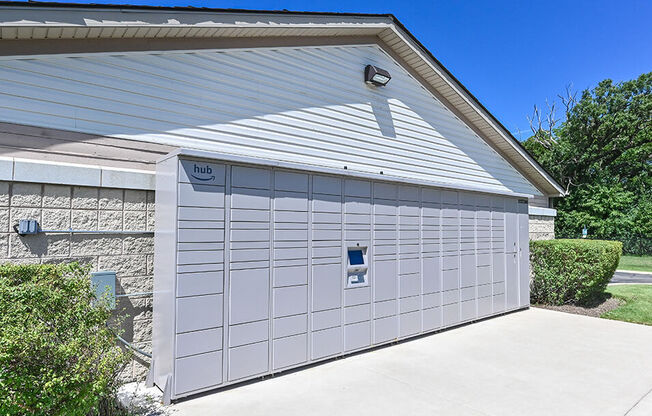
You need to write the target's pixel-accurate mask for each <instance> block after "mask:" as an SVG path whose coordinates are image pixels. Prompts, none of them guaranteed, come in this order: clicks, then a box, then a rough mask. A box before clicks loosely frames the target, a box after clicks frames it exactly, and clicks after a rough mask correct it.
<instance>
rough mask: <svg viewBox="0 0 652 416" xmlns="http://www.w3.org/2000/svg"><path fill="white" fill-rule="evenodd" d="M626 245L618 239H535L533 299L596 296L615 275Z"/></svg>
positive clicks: (570, 300) (560, 300) (549, 300)
mask: <svg viewBox="0 0 652 416" xmlns="http://www.w3.org/2000/svg"><path fill="white" fill-rule="evenodd" d="M622 248H623V245H622V243H620V242H618V241H602V240H543V241H531V242H530V265H531V268H532V274H533V277H532V283H531V294H530V297H531V301H532V303H543V304H549V305H563V304H568V303H576V304H581V303H586V302H589V301H591V300H593V299H595V298H596V297H597V296H599V295H600V294H601V293H603V292H604V290H605V289H606V288H607V284H608V283H609V280H611V278H612V277H613V274H614V271H615V270H616V267H617V266H618V262H619V261H620V255H621V253H622Z"/></svg>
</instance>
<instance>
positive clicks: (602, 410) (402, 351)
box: [169, 308, 652, 416]
mask: <svg viewBox="0 0 652 416" xmlns="http://www.w3.org/2000/svg"><path fill="white" fill-rule="evenodd" d="M651 391H652V327H647V326H643V325H635V324H629V323H624V322H616V321H609V320H606V319H598V318H590V317H585V316H579V315H570V314H565V313H561V312H554V311H548V310H543V309H534V308H533V309H529V310H526V311H522V312H517V313H513V314H509V315H506V316H502V317H498V318H493V319H489V320H486V321H483V322H479V323H475V324H473V325H468V326H464V327H461V328H456V329H453V330H449V331H445V332H443V333H440V334H435V335H431V336H426V337H423V338H419V339H416V340H412V341H409V342H404V343H401V344H399V345H394V346H391V347H387V348H382V349H378V350H375V351H371V352H367V353H363V354H358V355H355V356H351V357H347V358H343V359H339V360H335V361H331V362H327V363H325V364H321V365H317V366H314V367H311V368H308V369H304V370H301V371H296V372H292V373H290V374H286V375H282V376H276V377H274V378H271V379H267V380H264V381H260V382H255V383H250V384H247V385H243V386H240V387H237V388H233V389H229V390H225V391H221V392H216V393H212V394H207V395H204V396H201V397H197V398H193V399H191V400H186V401H182V402H179V403H177V404H175V405H173V406H172V407H171V409H169V410H171V411H172V414H174V415H236V416H245V415H288V416H289V415H301V416H306V415H328V416H334V415H337V416H340V415H356V416H360V415H477V416H480V415H484V416H488V415H491V416H509V415H518V416H524V415H529V416H533V415H546V416H549V415H573V416H580V415H587V416H598V415H628V416H642V415H646V416H649V415H652V393H651Z"/></svg>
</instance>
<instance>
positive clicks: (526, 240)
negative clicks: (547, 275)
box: [518, 200, 530, 307]
mask: <svg viewBox="0 0 652 416" xmlns="http://www.w3.org/2000/svg"><path fill="white" fill-rule="evenodd" d="M529 219H530V217H529V214H528V204H527V200H519V203H518V261H519V306H521V307H523V306H529V305H530V232H529V224H528V221H529Z"/></svg>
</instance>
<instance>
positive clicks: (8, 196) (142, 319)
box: [0, 182, 154, 381]
mask: <svg viewBox="0 0 652 416" xmlns="http://www.w3.org/2000/svg"><path fill="white" fill-rule="evenodd" d="M20 219H36V220H38V221H39V224H41V228H43V229H68V228H73V229H78V230H81V229H84V230H138V231H143V230H153V229H154V192H153V191H144V190H131V189H113V188H95V187H83V186H66V185H48V184H38V183H24V182H0V261H2V262H12V263H58V262H68V261H79V262H80V263H83V264H90V265H91V268H92V270H93V271H95V270H115V271H116V272H117V278H118V281H117V284H116V292H117V293H118V294H120V293H136V292H151V291H152V283H153V274H154V272H153V261H154V237H153V236H152V235H148V234H145V235H142V236H141V235H101V234H37V235H28V236H22V237H21V236H19V235H18V234H16V233H15V232H14V230H13V226H14V225H15V224H17V223H18V220H20ZM116 311H117V312H118V313H122V314H123V315H127V317H126V318H125V320H124V324H123V328H124V332H123V334H122V336H123V338H125V339H126V340H128V341H130V342H134V344H135V345H136V346H138V347H140V348H142V349H143V350H144V351H147V352H151V338H152V297H151V296H146V297H138V298H119V299H118V303H117V309H116ZM148 366H149V360H144V359H143V357H141V356H138V355H137V354H136V358H135V359H134V361H132V362H131V363H130V364H129V365H128V366H127V368H125V370H124V372H123V374H122V378H123V379H124V380H125V381H133V380H140V379H143V378H144V377H145V375H146V373H147V367H148Z"/></svg>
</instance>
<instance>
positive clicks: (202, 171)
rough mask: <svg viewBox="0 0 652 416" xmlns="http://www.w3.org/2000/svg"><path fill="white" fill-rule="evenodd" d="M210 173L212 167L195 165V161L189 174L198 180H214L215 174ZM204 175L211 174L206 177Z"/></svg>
mask: <svg viewBox="0 0 652 416" xmlns="http://www.w3.org/2000/svg"><path fill="white" fill-rule="evenodd" d="M212 173H213V169H212V168H211V167H210V166H209V165H206V166H197V164H196V163H195V164H193V168H192V173H191V174H190V176H192V177H193V178H195V179H197V180H198V181H205V182H208V181H214V180H215V175H213V174H212ZM197 175H201V176H197ZM204 175H211V176H209V177H206V176H204Z"/></svg>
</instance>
